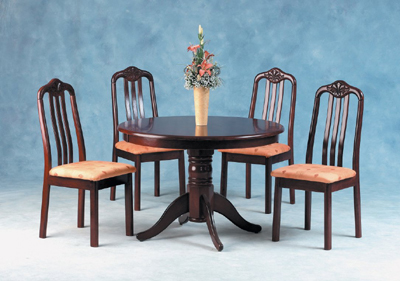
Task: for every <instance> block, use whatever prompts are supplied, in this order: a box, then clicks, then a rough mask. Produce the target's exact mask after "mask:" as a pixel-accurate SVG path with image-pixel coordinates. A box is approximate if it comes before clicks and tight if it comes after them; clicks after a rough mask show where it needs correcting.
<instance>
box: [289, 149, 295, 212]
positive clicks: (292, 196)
mask: <svg viewBox="0 0 400 281" xmlns="http://www.w3.org/2000/svg"><path fill="white" fill-rule="evenodd" d="M288 162H289V165H293V164H294V161H293V155H292V158H290V159H289V161H288ZM289 197H290V204H295V203H296V195H295V189H294V188H289Z"/></svg>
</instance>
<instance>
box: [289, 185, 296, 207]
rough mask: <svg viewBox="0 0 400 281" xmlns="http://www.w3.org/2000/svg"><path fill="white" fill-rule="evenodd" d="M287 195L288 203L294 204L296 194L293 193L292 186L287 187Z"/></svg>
mask: <svg viewBox="0 0 400 281" xmlns="http://www.w3.org/2000/svg"><path fill="white" fill-rule="evenodd" d="M289 196H290V204H295V203H296V195H295V190H294V189H293V188H289Z"/></svg>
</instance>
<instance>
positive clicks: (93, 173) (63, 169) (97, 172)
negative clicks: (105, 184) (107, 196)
mask: <svg viewBox="0 0 400 281" xmlns="http://www.w3.org/2000/svg"><path fill="white" fill-rule="evenodd" d="M135 171H136V168H135V167H133V166H132V165H129V164H124V163H115V162H106V161H81V162H74V163H70V164H65V165H61V166H57V167H54V168H52V169H51V170H50V171H49V175H50V176H56V177H62V178H73V179H82V180H89V181H99V180H104V179H108V178H112V177H116V176H120V175H124V174H127V173H134V172H135Z"/></svg>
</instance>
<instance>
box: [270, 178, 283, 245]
mask: <svg viewBox="0 0 400 281" xmlns="http://www.w3.org/2000/svg"><path fill="white" fill-rule="evenodd" d="M274 194H275V195H274V215H273V220H272V241H279V235H280V228H281V205H282V187H280V186H279V179H277V178H275V193H274Z"/></svg>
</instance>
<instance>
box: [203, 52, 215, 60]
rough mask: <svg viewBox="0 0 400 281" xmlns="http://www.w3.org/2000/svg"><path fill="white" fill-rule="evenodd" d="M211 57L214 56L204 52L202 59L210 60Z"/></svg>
mask: <svg viewBox="0 0 400 281" xmlns="http://www.w3.org/2000/svg"><path fill="white" fill-rule="evenodd" d="M213 56H214V55H213V54H210V53H209V52H207V51H204V59H205V60H208V59H209V58H211V57H213Z"/></svg>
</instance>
